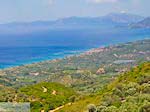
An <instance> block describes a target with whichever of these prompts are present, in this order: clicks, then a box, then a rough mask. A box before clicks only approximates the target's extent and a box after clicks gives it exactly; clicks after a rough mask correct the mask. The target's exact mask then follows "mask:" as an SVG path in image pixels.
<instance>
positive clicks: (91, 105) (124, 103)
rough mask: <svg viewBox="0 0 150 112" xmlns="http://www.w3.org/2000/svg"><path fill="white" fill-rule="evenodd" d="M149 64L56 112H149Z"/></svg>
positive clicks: (123, 75) (125, 74) (142, 65)
mask: <svg viewBox="0 0 150 112" xmlns="http://www.w3.org/2000/svg"><path fill="white" fill-rule="evenodd" d="M149 81H150V62H147V63H144V64H141V65H140V66H138V67H135V68H133V69H132V70H131V71H129V72H126V73H124V74H122V75H120V76H119V77H118V78H116V79H115V81H113V82H112V83H111V84H108V86H107V87H106V88H104V89H103V90H102V91H100V92H99V93H97V94H96V95H93V96H89V97H86V98H84V99H82V100H79V101H78V102H75V103H74V104H73V105H72V106H65V107H64V108H63V109H61V110H59V111H58V112H87V110H88V109H89V112H149V111H150V84H149Z"/></svg>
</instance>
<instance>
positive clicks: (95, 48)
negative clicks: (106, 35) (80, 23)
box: [0, 38, 150, 71]
mask: <svg viewBox="0 0 150 112" xmlns="http://www.w3.org/2000/svg"><path fill="white" fill-rule="evenodd" d="M142 40H150V38H145V39H138V40H135V41H128V42H124V43H122V42H120V43H116V44H111V45H101V46H99V47H98V46H96V47H93V48H92V47H91V48H89V49H86V50H81V51H80V50H79V51H75V52H78V53H74V54H70V55H64V56H60V57H58V58H52V59H43V60H40V61H33V62H27V63H24V64H20V65H16V66H15V65H14V66H10V67H4V68H0V71H3V70H9V69H13V68H18V67H23V66H28V65H33V64H38V63H44V62H53V61H59V60H63V59H65V58H69V57H73V56H83V55H90V54H92V53H94V52H101V51H103V49H107V48H108V47H114V46H119V45H123V44H127V43H131V42H138V41H142Z"/></svg>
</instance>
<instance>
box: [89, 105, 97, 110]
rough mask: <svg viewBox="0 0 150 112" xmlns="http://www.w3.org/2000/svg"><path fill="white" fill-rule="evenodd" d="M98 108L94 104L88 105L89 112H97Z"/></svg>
mask: <svg viewBox="0 0 150 112" xmlns="http://www.w3.org/2000/svg"><path fill="white" fill-rule="evenodd" d="M96 110H97V109H96V106H95V105H94V104H89V105H88V111H89V112H96Z"/></svg>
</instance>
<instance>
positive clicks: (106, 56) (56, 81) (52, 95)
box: [0, 39, 150, 112]
mask: <svg viewBox="0 0 150 112" xmlns="http://www.w3.org/2000/svg"><path fill="white" fill-rule="evenodd" d="M149 48H150V40H149V39H147V40H141V41H136V42H128V43H126V44H119V45H114V46H108V47H101V48H96V49H91V50H89V51H86V52H84V53H82V54H79V55H74V56H68V57H66V58H63V59H55V60H50V61H44V62H40V63H34V64H29V65H23V66H19V67H14V68H8V69H4V70H0V102H16V101H17V102H31V109H32V111H33V112H34V111H35V112H36V111H40V110H45V111H47V110H52V109H55V108H57V109H58V108H59V107H61V108H63V109H62V111H60V112H83V111H84V110H87V105H89V104H95V105H90V107H89V108H93V106H94V108H103V109H106V110H107V108H108V109H109V108H113V109H117V111H116V112H120V111H119V109H122V108H126V107H127V106H128V102H127V104H122V103H123V102H125V101H129V104H130V103H131V102H132V101H131V99H133V100H134V98H131V99H130V97H129V94H131V95H130V96H132V95H133V96H134V95H135V99H136V98H137V96H140V95H142V97H141V96H140V98H145V97H148V98H149V95H147V91H149V87H148V86H147V84H146V85H145V84H143V82H144V83H147V82H148V81H149V67H150V66H149V65H150V64H149V62H148V61H150V57H149V56H150V51H149ZM143 62H147V63H145V64H143V65H140V66H139V67H137V68H134V69H133V70H131V71H130V72H127V71H129V70H130V69H131V68H133V67H135V66H137V65H138V64H139V63H143ZM125 72H126V73H125ZM123 73H125V74H123ZM120 74H123V75H120ZM118 76H119V77H118ZM117 77H118V78H117ZM108 84H109V85H108ZM107 85H108V86H107ZM132 85H133V86H132ZM133 87H136V88H137V89H136V88H133ZM115 88H117V89H115ZM130 88H131V90H130ZM139 88H140V89H139ZM135 89H136V90H135ZM139 90H140V91H139ZM141 91H143V92H144V91H145V93H142V92H141ZM139 92H140V94H139ZM145 94H146V96H145ZM136 95H137V96H136ZM144 101H145V102H146V100H145V99H142V101H140V102H139V103H138V102H137V101H134V102H136V103H135V104H137V105H138V106H139V107H141V106H142V105H144ZM148 101H149V100H148ZM112 106H113V107H112ZM114 106H115V107H114ZM123 106H125V107H123ZM61 108H60V109H61ZM137 108H138V107H137V106H136V105H134V109H137ZM129 109H130V107H129ZM104 112H105V111H104ZM106 112H107V111H106ZM108 112H109V111H108ZM110 112H111V111H110ZM112 112H114V111H112ZM124 112H125V111H124ZM131 112H132V111H131ZM135 112H136V111H135ZM146 112H147V111H146Z"/></svg>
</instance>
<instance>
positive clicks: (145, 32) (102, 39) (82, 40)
mask: <svg viewBox="0 0 150 112" xmlns="http://www.w3.org/2000/svg"><path fill="white" fill-rule="evenodd" d="M142 39H150V29H134V30H133V29H131V30H129V29H126V30H125V29H119V30H118V29H115V30H111V31H110V30H104V31H102V30H90V31H87V30H83V31H82V30H80V31H53V32H46V33H45V32H42V33H41V32H40V33H39V34H38V33H36V34H28V35H0V69H4V68H8V67H14V66H20V65H24V64H31V63H35V62H40V61H45V60H52V59H56V58H63V57H65V56H68V55H75V54H79V53H81V52H84V51H86V50H89V49H91V48H96V47H101V46H109V45H114V44H120V43H126V42H132V41H136V40H142Z"/></svg>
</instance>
